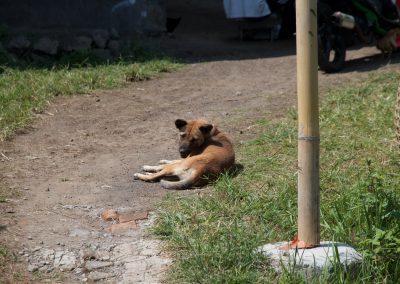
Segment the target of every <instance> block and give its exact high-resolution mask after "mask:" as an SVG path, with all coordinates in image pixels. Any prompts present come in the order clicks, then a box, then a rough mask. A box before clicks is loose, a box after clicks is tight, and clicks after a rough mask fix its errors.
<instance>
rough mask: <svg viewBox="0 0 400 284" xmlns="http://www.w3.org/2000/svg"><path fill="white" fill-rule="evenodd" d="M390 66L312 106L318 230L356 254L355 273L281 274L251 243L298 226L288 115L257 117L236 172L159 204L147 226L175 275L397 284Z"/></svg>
mask: <svg viewBox="0 0 400 284" xmlns="http://www.w3.org/2000/svg"><path fill="white" fill-rule="evenodd" d="M399 80H400V74H399V73H386V74H376V75H374V76H371V77H370V78H369V79H368V80H366V81H365V82H363V83H359V84H356V85H351V86H348V87H345V88H341V89H337V90H332V91H330V92H329V93H328V94H327V95H326V96H325V97H324V100H323V103H322V108H321V111H320V125H321V238H322V239H323V240H333V241H340V242H346V243H348V244H350V245H352V246H354V247H355V248H356V249H357V250H358V251H360V252H361V253H362V254H363V256H364V262H363V264H362V266H361V267H360V271H359V273H358V274H357V275H354V274H351V273H347V272H346V271H345V269H343V268H342V267H340V266H336V267H335V268H334V270H333V272H329V273H328V272H326V273H323V274H322V275H320V276H319V277H317V278H316V279H311V280H310V279H306V278H305V277H304V276H303V275H301V274H300V273H298V272H296V271H286V272H284V273H282V274H280V275H277V274H276V273H274V272H273V271H272V270H271V269H270V268H269V266H268V260H266V259H265V258H263V256H261V255H259V254H257V253H256V252H255V248H257V247H258V246H260V245H263V244H265V243H268V242H275V241H288V240H291V239H292V238H293V236H294V235H295V233H296V231H297V190H296V188H297V152H296V151H297V121H296V115H294V114H293V113H292V114H291V115H289V117H288V119H286V120H284V121H282V122H267V121H264V122H261V123H260V126H261V128H262V129H263V130H262V133H261V134H260V135H259V136H258V137H257V138H256V139H254V140H252V141H249V142H247V143H245V144H244V145H241V146H240V147H238V148H237V156H238V162H239V163H241V164H242V165H243V166H244V170H243V172H242V173H240V174H239V175H238V176H237V177H235V178H232V177H230V176H222V177H221V178H220V180H219V181H217V182H216V183H215V185H214V187H215V188H214V190H212V191H203V192H202V193H201V194H200V195H199V196H191V197H185V198H181V197H180V198H176V197H172V196H169V197H168V198H166V200H165V201H164V202H163V205H162V206H163V208H164V211H163V212H162V213H161V214H160V216H159V218H158V220H157V222H156V227H155V228H154V233H155V234H157V235H159V236H160V237H161V238H163V239H166V240H168V248H169V250H170V251H171V252H172V253H174V255H175V257H176V259H177V261H176V262H175V265H174V266H173V268H172V270H171V273H170V276H169V277H170V279H169V280H170V281H171V282H174V283H270V282H280V283H309V282H312V283H320V282H329V283H344V282H346V283H380V282H385V283H397V281H398V279H400V262H399V261H398V259H400V250H399V241H400V192H399V191H400V175H399V174H398V172H399V166H400V155H399V154H400V151H399V149H398V148H397V147H396V144H395V132H394V129H393V110H394V100H395V97H396V90H397V86H398V83H399Z"/></svg>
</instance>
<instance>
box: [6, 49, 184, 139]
mask: <svg viewBox="0 0 400 284" xmlns="http://www.w3.org/2000/svg"><path fill="white" fill-rule="evenodd" d="M124 54H125V55H123V56H122V57H120V58H119V59H117V60H116V61H114V62H104V61H102V60H101V59H99V58H97V57H96V56H95V55H93V54H91V53H72V54H70V55H68V56H64V57H62V58H61V59H59V60H57V61H52V62H49V63H46V64H45V65H41V66H37V65H36V66H34V65H28V66H27V65H26V63H25V64H24V65H21V64H17V63H15V62H13V61H12V60H11V59H10V58H9V57H8V56H7V55H6V54H5V53H2V52H1V50H0V141H1V140H4V139H6V138H8V137H10V136H11V135H12V134H13V133H14V132H15V130H16V129H18V128H22V127H25V126H27V125H28V124H29V123H30V121H31V119H32V116H33V114H34V113H40V112H42V111H43V110H44V108H45V107H46V105H48V103H49V101H50V100H51V99H52V98H53V97H54V96H59V95H60V96H61V95H63V96H69V95H75V94H87V93H91V92H93V91H94V90H97V89H111V88H117V87H121V86H124V85H125V84H128V83H129V82H132V81H141V80H147V79H150V78H151V77H153V76H155V75H156V74H158V73H161V72H170V71H172V70H175V69H177V68H178V67H179V64H178V63H176V62H175V61H174V60H172V59H170V58H166V57H162V56H158V55H155V54H152V53H151V52H148V51H146V50H144V49H142V48H139V47H137V46H134V47H132V48H130V49H128V50H127V51H126V52H125V53H124Z"/></svg>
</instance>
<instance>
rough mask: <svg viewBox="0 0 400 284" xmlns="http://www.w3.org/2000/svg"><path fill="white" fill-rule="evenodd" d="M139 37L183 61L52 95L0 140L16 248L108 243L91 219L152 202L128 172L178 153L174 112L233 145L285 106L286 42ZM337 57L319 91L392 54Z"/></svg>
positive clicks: (292, 94) (8, 229)
mask: <svg viewBox="0 0 400 284" xmlns="http://www.w3.org/2000/svg"><path fill="white" fill-rule="evenodd" d="M151 44H152V46H154V45H158V47H159V48H160V49H163V50H164V51H166V52H167V53H169V54H172V55H175V56H179V57H180V58H183V60H186V61H187V62H189V63H188V64H187V65H186V66H184V67H183V68H181V69H180V70H179V71H177V72H174V73H170V74H163V75H161V76H159V77H157V78H154V79H153V80H150V81H145V82H139V83H132V84H129V85H128V86H127V87H125V88H122V89H119V90H112V91H97V92H95V93H93V94H88V95H83V96H82V95H81V96H72V97H60V98H56V99H54V100H52V101H51V102H50V103H49V106H48V108H47V109H46V111H45V112H44V113H43V114H40V115H37V117H36V118H35V120H34V122H33V123H32V125H31V127H29V128H28V129H23V130H21V131H19V133H18V134H17V135H15V137H13V138H12V139H10V140H8V141H5V142H3V143H1V144H0V152H1V153H3V154H4V155H5V156H6V157H8V159H7V158H5V157H4V156H3V157H0V159H1V160H0V168H1V169H0V182H1V183H2V184H3V185H7V186H10V187H12V188H15V189H16V190H17V191H18V192H19V193H20V194H19V197H18V198H17V199H15V200H11V201H10V202H9V203H7V204H6V207H7V208H6V209H8V210H6V211H9V212H12V213H2V217H1V226H2V227H1V228H2V229H1V230H2V231H1V232H0V238H1V241H2V242H4V243H7V244H8V245H9V246H10V247H12V248H13V249H14V250H15V251H16V252H18V251H20V250H21V249H22V248H23V247H25V248H34V247H36V246H40V247H46V248H53V249H57V248H59V247H60V246H63V247H64V248H66V249H70V250H74V249H81V248H82V246H84V245H87V244H88V243H89V245H90V243H91V242H92V243H93V242H97V243H102V242H106V241H107V242H110V238H111V237H110V235H109V234H107V233H105V232H106V231H105V229H106V228H107V227H108V226H109V225H108V224H106V223H105V222H104V221H102V220H101V219H100V218H99V214H100V213H101V211H102V210H103V209H104V208H114V209H118V208H119V209H121V208H125V209H126V208H128V209H129V210H134V211H141V210H150V211H154V210H155V209H156V208H157V206H156V205H157V204H158V202H159V201H160V200H161V198H162V197H163V196H165V195H166V194H167V191H166V190H163V189H162V188H161V187H160V186H159V184H157V183H153V184H152V183H143V182H140V181H133V178H132V176H133V173H135V172H137V171H139V170H140V167H141V166H142V165H144V164H155V163H156V162H157V161H158V160H160V159H174V158H176V157H177V156H178V152H177V149H176V141H177V135H176V130H175V129H174V123H173V122H174V120H175V119H176V118H186V119H190V118H198V117H202V118H206V119H207V120H209V121H211V122H213V123H216V124H217V125H218V126H219V127H220V128H221V129H222V130H224V131H225V132H227V133H229V135H230V136H231V137H232V138H233V140H234V142H235V143H238V142H239V141H241V140H248V139H251V138H253V137H255V134H256V130H254V128H252V127H251V126H252V125H254V124H255V122H256V121H257V120H258V119H260V118H267V119H279V118H281V117H282V116H285V114H286V113H287V110H288V109H289V108H291V107H295V105H296V58H295V42H294V40H286V41H275V42H266V41H255V42H240V41H238V40H237V39H235V38H234V36H232V35H223V36H221V34H220V36H218V37H217V36H215V35H210V34H209V33H208V34H202V33H197V34H196V35H193V34H191V33H189V32H177V33H176V35H175V37H174V38H168V37H162V38H157V39H153V40H152V41H151ZM347 58H348V59H347V64H346V69H345V70H343V72H341V73H338V74H323V73H320V74H319V79H320V82H319V84H320V90H321V92H320V94H321V96H323V94H324V91H325V90H327V89H328V88H330V87H336V86H338V85H342V84H349V83H352V82H354V81H356V80H362V78H365V76H368V74H369V73H370V72H375V71H377V70H378V71H379V72H381V71H385V70H389V69H391V70H394V69H397V68H398V65H397V63H398V62H399V55H398V54H394V55H392V57H391V58H390V59H385V58H384V57H383V56H382V55H380V54H379V52H378V51H377V50H376V49H375V48H374V47H364V48H360V49H354V50H350V51H349V52H348V56H347ZM187 192H188V191H185V192H177V191H173V192H171V193H172V194H187ZM189 192H193V191H189ZM3 207H4V206H3ZM3 212H4V211H3ZM74 232H75V233H74ZM82 232H90V233H89V234H86V233H82ZM103 233H104V234H103ZM132 237H133V236H132ZM111 242H118V236H114V239H112V240H111ZM21 259H22V261H24V259H23V258H21ZM22 264H23V265H25V264H26V262H22ZM64 277H66V278H65V279H67V280H64V281H66V282H69V281H78V280H79V279H77V278H76V277H75V276H74V274H73V273H70V274H65V275H64ZM68 279H69V280H68ZM115 279H118V277H117V278H115ZM115 279H114V280H115ZM114 280H113V281H114Z"/></svg>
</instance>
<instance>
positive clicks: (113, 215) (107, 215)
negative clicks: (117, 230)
mask: <svg viewBox="0 0 400 284" xmlns="http://www.w3.org/2000/svg"><path fill="white" fill-rule="evenodd" d="M118 217H119V213H118V212H117V211H116V210H113V209H106V210H104V211H103V213H102V214H101V218H103V220H104V221H113V220H118Z"/></svg>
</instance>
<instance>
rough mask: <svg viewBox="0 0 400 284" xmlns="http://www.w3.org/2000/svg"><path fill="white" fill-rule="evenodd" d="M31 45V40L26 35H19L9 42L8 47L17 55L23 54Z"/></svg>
mask: <svg viewBox="0 0 400 284" xmlns="http://www.w3.org/2000/svg"><path fill="white" fill-rule="evenodd" d="M30 47H31V42H30V41H29V40H28V39H27V38H26V37H25V36H17V37H15V38H13V39H12V40H11V41H10V42H9V44H8V46H7V49H8V50H9V51H11V52H13V53H15V54H17V55H23V54H25V53H26V52H27V51H28V50H29V49H30Z"/></svg>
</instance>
